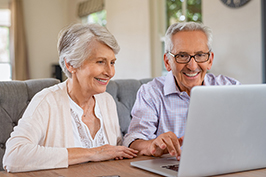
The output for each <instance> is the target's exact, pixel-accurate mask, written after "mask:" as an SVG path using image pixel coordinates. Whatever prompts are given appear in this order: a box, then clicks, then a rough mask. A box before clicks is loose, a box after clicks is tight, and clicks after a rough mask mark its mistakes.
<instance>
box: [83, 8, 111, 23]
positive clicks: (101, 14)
mask: <svg viewBox="0 0 266 177" xmlns="http://www.w3.org/2000/svg"><path fill="white" fill-rule="evenodd" d="M82 23H98V24H100V25H102V26H106V23H107V22H106V10H102V11H98V12H95V13H92V14H90V15H88V16H85V17H82Z"/></svg>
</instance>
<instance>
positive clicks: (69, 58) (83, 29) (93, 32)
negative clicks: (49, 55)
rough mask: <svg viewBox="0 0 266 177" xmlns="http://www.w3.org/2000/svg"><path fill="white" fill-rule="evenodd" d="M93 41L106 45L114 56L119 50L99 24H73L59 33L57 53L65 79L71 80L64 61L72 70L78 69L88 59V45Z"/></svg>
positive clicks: (89, 50)
mask: <svg viewBox="0 0 266 177" xmlns="http://www.w3.org/2000/svg"><path fill="white" fill-rule="evenodd" d="M94 40H96V41H98V42H101V43H103V44H105V45H107V46H108V47H110V48H111V49H112V50H113V51H114V53H115V54H117V53H118V52H119V50H120V47H119V45H118V43H117V41H116V39H115V38H114V36H113V35H112V34H111V33H110V32H109V31H108V30H107V29H106V28H105V27H103V26H101V25H99V24H74V25H70V26H68V27H67V28H65V29H63V30H61V31H60V33H59V39H58V43H57V51H58V55H59V64H60V66H61V68H62V70H63V72H64V73H65V74H66V76H67V77H69V78H71V77H72V74H71V73H70V72H69V71H68V70H67V68H66V65H65V61H64V60H66V62H67V63H69V64H70V65H71V66H72V67H73V68H78V67H80V66H81V65H82V63H83V62H84V61H85V60H86V59H87V58H88V57H89V55H90V53H91V47H90V45H89V44H90V43H91V42H92V41H94Z"/></svg>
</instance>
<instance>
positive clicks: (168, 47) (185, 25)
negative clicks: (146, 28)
mask: <svg viewBox="0 0 266 177" xmlns="http://www.w3.org/2000/svg"><path fill="white" fill-rule="evenodd" d="M180 31H202V32H204V34H205V35H206V36H207V39H208V42H207V45H208V48H209V50H212V31H211V29H210V28H209V27H207V26H205V25H203V24H202V23H196V22H182V23H175V24H173V25H171V26H170V27H169V28H168V29H167V31H166V33H165V53H168V52H171V51H172V49H173V41H172V36H173V35H175V34H176V33H178V32H180Z"/></svg>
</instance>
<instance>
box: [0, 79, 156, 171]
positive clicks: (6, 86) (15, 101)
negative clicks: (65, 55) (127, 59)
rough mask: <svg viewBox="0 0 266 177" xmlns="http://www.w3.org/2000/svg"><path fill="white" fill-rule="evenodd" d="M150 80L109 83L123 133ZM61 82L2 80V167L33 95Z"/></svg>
mask: <svg viewBox="0 0 266 177" xmlns="http://www.w3.org/2000/svg"><path fill="white" fill-rule="evenodd" d="M150 80H151V79H142V80H134V79H130V80H111V81H110V82H109V84H108V85H107V89H106V91H107V92H108V93H110V94H111V95H112V96H113V98H114V100H115V102H116V104H117V111H118V117H119V123H120V128H121V132H122V134H123V135H125V134H126V133H127V129H128V126H129V123H130V120H131V115H130V112H131V109H132V106H133V104H134V102H135V98H136V93H137V91H138V89H139V87H140V86H141V85H142V84H143V83H147V82H149V81H150ZM59 82H60V81H59V80H57V79H54V78H47V79H32V80H26V81H4V82H0V132H1V133H0V171H2V170H3V165H2V158H3V155H4V152H5V143H6V141H7V139H8V138H9V137H10V133H11V132H12V131H13V127H15V126H16V125H17V123H18V120H19V119H20V118H21V116H22V115H23V113H24V111H25V109H26V107H27V105H28V103H29V102H30V100H31V98H32V97H33V96H34V95H35V94H36V93H37V92H39V91H41V90H42V89H43V88H46V87H50V86H52V85H55V84H58V83H59Z"/></svg>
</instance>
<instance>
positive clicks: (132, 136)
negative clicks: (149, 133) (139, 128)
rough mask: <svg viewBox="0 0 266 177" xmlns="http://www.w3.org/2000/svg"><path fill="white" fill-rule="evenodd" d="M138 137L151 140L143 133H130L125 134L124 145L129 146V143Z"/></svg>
mask: <svg viewBox="0 0 266 177" xmlns="http://www.w3.org/2000/svg"><path fill="white" fill-rule="evenodd" d="M136 139H143V140H149V139H148V138H147V137H146V136H144V135H143V134H141V133H130V134H126V135H125V137H124V141H123V146H126V147H129V145H130V144H131V143H132V142H133V141H135V140H136Z"/></svg>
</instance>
